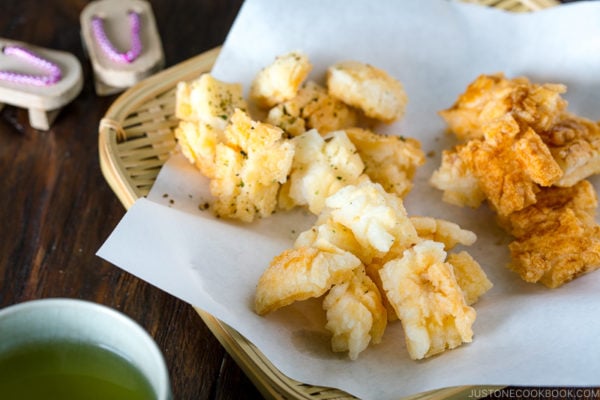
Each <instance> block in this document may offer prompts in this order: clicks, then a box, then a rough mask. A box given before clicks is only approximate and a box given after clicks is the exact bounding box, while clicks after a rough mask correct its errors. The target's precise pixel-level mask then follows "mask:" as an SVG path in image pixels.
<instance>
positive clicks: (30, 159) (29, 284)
mask: <svg viewBox="0 0 600 400" xmlns="http://www.w3.org/2000/svg"><path fill="white" fill-rule="evenodd" d="M87 3H88V2H87V1H83V0H44V1H39V0H2V2H1V6H0V8H1V9H2V12H0V37H2V38H6V39H12V40H19V41H24V42H27V43H30V44H33V45H36V46H41V47H46V48H50V49H56V50H62V51H67V52H70V53H72V54H74V55H75V56H76V57H77V58H78V59H79V60H80V62H81V64H82V67H83V73H84V80H85V83H84V87H83V90H82V92H81V93H80V95H79V96H78V97H77V98H76V99H75V100H74V101H73V102H72V103H70V104H69V105H68V106H67V107H65V108H64V109H63V110H62V111H61V113H60V114H59V115H58V117H57V119H56V121H55V122H54V124H53V125H52V127H51V129H50V130H49V131H46V132H43V131H37V130H35V129H32V128H31V127H30V126H29V122H28V116H27V112H26V111H25V110H23V109H17V108H14V107H11V106H6V107H5V108H4V109H3V110H2V111H1V113H0V193H1V195H0V232H1V233H0V307H5V306H8V305H11V304H14V303H18V302H23V301H26V300H32V299H39V298H46V297H69V298H79V299H86V300H91V301H94V302H98V303H101V304H105V305H108V306H110V307H113V308H115V309H117V310H120V311H122V312H124V313H125V314H127V315H129V316H130V317H132V318H133V319H134V320H136V321H138V322H139V323H140V324H141V325H142V326H143V327H144V328H146V329H147V330H148V332H150V334H151V335H152V336H153V337H154V338H155V340H156V341H157V343H158V345H159V346H160V348H161V349H162V351H163V353H164V356H165V358H166V361H167V364H168V368H169V371H170V375H171V382H172V386H173V392H174V398H175V399H256V398H260V394H259V392H258V391H257V390H256V389H255V387H254V386H253V384H252V383H251V382H250V380H249V379H248V378H247V377H246V375H245V374H244V373H243V372H242V371H241V370H240V369H239V367H238V366H237V364H236V363H235V362H234V361H233V360H232V359H231V358H230V357H229V355H228V354H227V353H226V352H225V350H224V349H223V348H222V347H221V345H220V343H219V342H218V341H217V340H216V339H215V337H214V336H213V334H212V333H211V332H210V331H209V330H208V328H206V326H205V325H204V323H203V322H202V320H201V319H200V317H199V316H198V314H197V313H196V312H195V311H194V310H193V309H192V307H190V306H189V305H188V304H186V303H184V302H182V301H179V300H178V299H176V298H174V297H172V296H170V295H168V294H166V293H164V292H163V291H161V290H159V289H157V288H155V287H153V286H151V285H149V284H147V283H145V282H143V281H141V280H139V279H137V278H135V277H133V276H131V275H129V274H128V273H125V272H123V271H122V270H120V269H119V268H117V267H115V266H113V265H111V264H109V263H107V262H105V261H103V260H102V259H100V258H99V257H97V256H96V255H95V253H96V251H97V250H98V248H99V247H100V246H101V244H102V243H103V242H104V241H105V240H106V238H107V237H108V235H109V234H110V232H111V231H112V230H113V229H114V227H115V226H116V224H117V223H118V222H119V220H120V219H121V218H122V217H123V215H124V213H125V210H124V208H123V206H122V205H121V203H120V202H119V201H118V200H117V198H116V197H115V195H114V194H113V192H112V191H111V189H110V188H109V187H108V185H107V183H106V181H105V180H104V178H103V176H102V174H101V172H100V167H99V160H98V145H97V143H98V133H97V132H98V122H99V120H100V118H101V117H102V116H103V115H104V113H105V112H106V110H107V108H108V107H109V106H110V104H111V103H112V102H113V101H114V100H115V99H116V97H117V95H113V96H108V97H98V96H96V94H95V92H94V90H93V82H92V74H91V66H90V64H89V61H88V60H87V59H86V58H85V55H84V51H83V48H82V44H81V39H80V31H79V29H80V24H79V15H80V13H81V11H82V9H83V8H84V7H85V6H86V4H87ZM241 3H242V0H202V1H201V0H153V1H152V2H151V4H152V8H153V11H154V15H155V18H156V23H157V26H158V30H159V33H160V36H161V39H162V42H163V47H164V52H165V60H166V64H167V66H170V65H174V64H176V63H178V62H181V61H183V60H185V59H187V58H190V57H192V56H194V55H197V54H199V53H202V52H204V51H206V50H209V49H211V48H213V47H215V46H218V45H220V44H222V43H223V41H224V39H225V36H226V34H227V32H228V31H229V28H230V26H231V24H232V22H233V20H234V18H235V16H236V15H237V12H238V10H239V8H240V5H241ZM0 397H1V395H0Z"/></svg>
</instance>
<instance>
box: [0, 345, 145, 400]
mask: <svg viewBox="0 0 600 400" xmlns="http://www.w3.org/2000/svg"><path fill="white" fill-rule="evenodd" d="M0 398H2V399H3V400H28V399H32V400H41V399H43V400H107V399H110V400H120V399H123V400H125V399H126V400H151V399H156V395H155V394H154V391H153V390H152V387H151V386H150V383H149V382H148V381H147V379H146V378H145V377H144V375H143V374H142V373H141V372H140V371H139V370H138V369H137V368H136V367H134V366H133V365H132V364H131V363H130V362H129V361H127V360H126V359H125V358H124V357H122V356H121V355H119V354H117V353H115V352H113V351H111V350H109V349H106V348H103V347H99V346H94V345H91V344H86V343H77V342H67V341H56V342H44V343H34V344H27V345H23V346H21V347H17V348H14V349H11V350H9V351H7V352H4V353H0Z"/></svg>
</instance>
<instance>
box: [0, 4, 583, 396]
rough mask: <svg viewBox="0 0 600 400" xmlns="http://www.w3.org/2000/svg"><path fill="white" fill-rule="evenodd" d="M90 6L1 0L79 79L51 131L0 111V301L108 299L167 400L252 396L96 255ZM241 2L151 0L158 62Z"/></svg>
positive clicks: (156, 294)
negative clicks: (169, 395)
mask: <svg viewBox="0 0 600 400" xmlns="http://www.w3.org/2000/svg"><path fill="white" fill-rule="evenodd" d="M87 3H88V2H87V1H84V0H45V1H39V0H2V6H1V7H2V12H0V37H2V38H6V39H13V40H19V41H24V42H27V43H30V44H33V45H36V46H41V47H47V48H51V49H56V50H62V51H67V52H70V53H72V54H74V55H75V56H77V57H78V58H79V60H80V61H81V63H82V66H83V72H84V80H85V83H84V87H83V90H82V92H81V93H80V95H79V96H78V97H77V98H76V99H75V100H74V101H73V102H72V103H70V104H69V105H68V106H66V107H65V108H64V109H63V110H62V112H61V114H60V115H59V116H58V118H57V119H56V121H55V122H54V123H53V125H52V127H51V129H50V130H49V131H46V132H43V131H37V130H35V129H32V128H31V127H30V126H29V123H28V116H27V112H26V111H25V110H22V109H17V108H14V107H10V106H7V107H5V108H4V109H3V110H2V111H1V112H0V174H1V175H0V193H1V195H0V229H1V231H0V232H1V233H0V235H1V236H0V307H5V306H8V305H11V304H15V303H19V302H23V301H27V300H32V299H40V298H47V297H69V298H79V299H85V300H91V301H94V302H97V303H101V304H105V305H107V306H110V307H113V308H115V309H117V310H120V311H122V312H124V313H125V314H127V315H129V316H130V317H132V318H133V319H134V320H136V321H138V322H139V323H140V324H141V325H142V326H143V327H144V328H145V329H147V331H148V332H149V333H150V334H151V335H152V336H153V337H154V338H155V340H156V341H157V343H158V345H159V346H160V348H161V349H162V351H163V353H164V355H165V358H166V361H167V364H168V368H169V371H170V376H171V382H172V387H173V392H174V398H175V399H183V400H188V399H194V400H198V399H256V398H260V393H259V392H258V391H257V390H256V388H255V387H254V386H253V384H252V383H251V382H250V381H249V379H248V378H247V377H246V375H245V374H244V373H243V372H242V371H241V370H240V369H239V367H238V366H237V365H236V364H235V362H234V361H233V360H232V358H231V357H230V356H229V355H228V354H227V353H226V352H225V350H224V349H223V348H222V347H221V345H220V343H219V342H218V341H217V340H216V339H215V337H214V336H213V334H212V333H211V332H210V331H209V330H208V328H207V327H206V326H205V325H204V323H203V321H202V320H201V319H200V317H199V316H198V315H197V314H196V312H195V311H194V310H193V309H192V307H190V306H189V305H188V304H186V303H184V302H182V301H179V300H178V299H176V298H174V297H172V296H170V295H168V294H166V293H165V292H163V291H161V290H159V289H157V288H155V287H153V286H151V285H149V284H147V283H145V282H143V281H141V280H139V279H137V278H135V277H133V276H131V275H129V274H128V273H125V272H123V271H122V270H120V269H119V268H117V267H115V266H113V265H111V264H109V263H107V262H104V261H103V260H102V259H100V258H98V257H97V256H96V255H95V253H96V251H97V250H98V248H99V247H100V246H101V244H102V243H103V242H104V241H105V240H106V238H107V237H108V235H109V234H110V233H111V231H112V230H113V229H114V227H115V226H116V225H117V223H118V222H119V220H120V219H121V218H122V217H123V215H124V213H125V210H124V208H123V206H122V205H121V203H120V202H119V201H118V200H117V198H116V197H115V195H114V194H113V192H112V190H111V189H110V188H109V186H108V185H107V183H106V182H105V180H104V178H103V176H102V174H101V172H100V168H99V160H98V148H97V138H98V137H97V130H98V122H99V120H100V118H101V117H102V116H103V115H104V113H105V112H106V110H107V108H108V107H109V106H110V104H111V103H112V102H113V101H114V100H115V99H116V97H117V95H113V96H108V97H98V96H97V95H96V94H95V93H94V90H93V83H92V74H91V68H90V65H89V62H88V60H87V59H86V58H85V55H84V51H83V48H82V45H81V39H80V32H79V27H80V25H79V15H80V13H81V11H82V9H83V8H84V7H85V6H86V4H87ZM241 3H242V0H152V1H151V4H152V8H153V11H154V14H155V17H156V22H157V25H158V30H159V33H160V36H161V38H162V42H163V47H164V51H165V59H166V64H167V66H171V65H174V64H176V63H178V62H181V61H183V60H185V59H187V58H190V57H192V56H194V55H197V54H199V53H202V52H204V51H206V50H209V49H211V48H213V47H215V46H218V45H220V44H222V43H223V41H224V39H225V37H226V34H227V32H228V30H229V28H230V26H231V24H232V22H233V20H234V18H235V16H236V14H237V12H238V10H239V8H240V6H241ZM510 396H511V394H510V392H508V391H507V392H506V393H505V395H498V396H493V398H496V399H497V398H514V397H510ZM544 398H550V397H544ZM590 398H592V397H590Z"/></svg>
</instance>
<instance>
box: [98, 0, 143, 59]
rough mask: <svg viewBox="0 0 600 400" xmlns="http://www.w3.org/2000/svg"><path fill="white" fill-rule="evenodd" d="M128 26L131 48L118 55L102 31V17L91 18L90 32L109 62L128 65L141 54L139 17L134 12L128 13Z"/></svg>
mask: <svg viewBox="0 0 600 400" xmlns="http://www.w3.org/2000/svg"><path fill="white" fill-rule="evenodd" d="M128 16H129V26H130V28H131V48H130V49H129V50H128V51H127V52H125V53H119V52H118V51H117V50H116V49H115V47H114V46H113V44H112V43H111V41H110V39H108V36H106V32H105V31H104V21H103V19H102V17H99V16H94V17H93V18H92V32H93V34H94V37H95V38H96V41H97V42H98V44H99V45H100V48H101V49H102V51H104V53H105V54H106V55H107V56H108V58H110V59H111V60H113V61H115V62H118V63H123V64H130V63H132V62H133V61H135V59H136V58H138V57H139V56H140V54H141V53H142V41H141V40H140V15H139V14H138V13H137V12H135V11H129V13H128Z"/></svg>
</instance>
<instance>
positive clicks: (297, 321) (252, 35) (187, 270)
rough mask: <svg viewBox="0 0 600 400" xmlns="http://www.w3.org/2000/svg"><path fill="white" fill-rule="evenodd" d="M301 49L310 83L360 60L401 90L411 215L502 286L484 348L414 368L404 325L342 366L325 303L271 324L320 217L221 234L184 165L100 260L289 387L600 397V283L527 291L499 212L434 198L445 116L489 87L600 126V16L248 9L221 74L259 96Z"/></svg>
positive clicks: (491, 308)
mask: <svg viewBox="0 0 600 400" xmlns="http://www.w3.org/2000/svg"><path fill="white" fill-rule="evenodd" d="M296 49H299V50H302V51H304V52H306V53H307V54H308V55H309V57H310V59H311V61H312V63H313V64H314V70H313V72H312V73H311V79H315V80H321V79H322V78H323V75H324V71H325V69H326V67H327V66H328V65H330V64H332V63H334V62H337V61H341V60H346V59H354V60H359V61H364V62H369V63H371V64H373V65H376V66H378V67H381V68H383V69H385V70H387V71H388V72H390V73H391V74H392V75H393V76H395V77H396V78H398V79H399V80H401V81H402V82H403V84H404V86H405V89H406V91H407V93H408V96H409V105H408V108H407V112H406V116H405V117H404V118H403V119H402V120H401V121H399V122H397V123H395V124H393V125H389V126H382V127H381V129H380V130H381V131H382V132H386V133H394V134H399V135H404V136H410V137H415V138H417V139H419V140H420V141H421V143H422V146H423V149H424V151H425V152H426V153H430V157H428V160H427V163H426V164H425V165H424V166H423V167H421V169H420V170H419V171H418V173H417V177H416V180H415V188H414V190H413V191H412V192H411V193H410V194H409V196H408V197H407V199H406V201H405V206H406V208H407V210H408V212H409V214H411V215H427V216H434V217H441V218H445V219H448V220H451V221H454V222H457V223H459V224H460V225H461V226H463V227H464V228H467V229H470V230H473V231H474V232H475V233H476V234H477V235H478V240H477V242H476V244H474V245H473V246H471V247H470V249H469V252H470V253H471V254H472V255H473V256H474V257H475V258H476V259H477V260H478V261H479V262H480V263H481V265H482V266H483V268H484V269H485V270H486V272H487V274H488V276H489V277H490V279H491V280H492V281H493V283H494V285H495V286H494V288H493V289H492V290H491V291H490V292H488V293H487V294H486V295H485V296H484V297H483V298H482V299H481V300H480V301H479V302H478V303H477V304H476V305H475V308H476V310H477V313H478V314H477V320H476V322H475V325H474V332H475V337H474V341H473V343H471V344H468V345H464V346H462V347H460V348H458V349H455V350H452V351H448V352H446V353H444V354H442V355H440V356H437V357H433V358H430V359H427V360H424V361H420V362H415V361H411V360H410V359H409V357H408V354H407V352H406V349H405V347H404V339H403V334H402V329H401V326H400V324H399V323H392V324H390V326H389V328H388V329H387V331H386V334H385V335H384V339H383V343H381V344H380V345H377V346H372V347H370V348H369V349H368V350H366V351H365V352H363V353H361V354H360V356H359V359H358V360H357V361H354V362H353V361H350V360H348V359H347V358H346V356H345V355H340V354H335V353H332V352H331V351H330V347H329V335H328V333H327V332H326V331H325V330H324V328H323V326H324V315H323V311H322V310H321V308H320V303H319V302H318V301H307V302H304V303H298V304H295V305H292V306H290V307H287V308H285V309H283V310H279V311H277V312H275V313H273V314H271V315H269V316H267V317H258V316H257V315H256V314H254V312H253V311H252V304H253V295H254V288H255V285H256V282H257V280H258V278H259V276H260V275H261V273H262V272H263V271H264V269H265V268H266V266H267V265H268V264H269V262H270V260H271V259H272V257H273V256H275V255H277V254H278V253H279V252H281V251H282V250H284V249H285V248H288V247H290V246H291V245H292V243H293V241H294V239H295V237H296V236H297V234H298V233H299V232H301V231H303V230H305V229H307V228H308V227H310V226H311V225H312V222H313V221H314V217H312V216H311V215H309V214H308V213H306V212H305V211H302V210H296V211H294V212H291V213H277V214H275V215H274V216H272V217H270V218H267V219H263V220H261V221H257V222H255V223H252V224H242V223H237V222H231V221H226V220H223V219H216V218H214V217H213V216H212V214H211V212H210V211H209V210H202V208H203V207H202V205H204V204H205V203H209V202H210V201H211V197H210V194H209V193H208V190H207V181H206V180H205V178H204V177H202V176H201V175H200V174H199V173H198V172H197V171H196V170H195V169H193V168H192V167H191V166H190V165H189V164H188V163H187V161H185V160H184V159H183V158H182V157H181V156H179V155H175V156H173V157H172V158H171V160H169V162H168V163H167V164H166V165H165V167H163V169H162V171H161V174H160V176H159V178H158V180H157V182H156V184H155V186H154V188H153V190H152V192H151V194H150V195H149V196H148V198H147V199H141V200H139V201H138V202H136V204H135V205H134V206H133V207H132V208H131V209H130V210H129V211H128V212H127V214H126V215H125V217H124V218H123V220H122V221H121V222H120V224H119V225H118V226H117V227H116V229H115V230H114V232H113V233H112V234H111V236H110V237H109V238H108V240H107V241H106V243H105V244H104V245H103V246H102V248H101V249H100V250H99V252H98V254H99V256H100V257H103V258H104V259H106V260H108V261H110V262H112V263H114V264H115V265H117V266H119V267H120V268H123V269H124V270H126V271H129V272H130V273H132V274H134V275H137V276H139V277H141V278H142V279H144V280H146V281H148V282H150V283H152V284H153V285H156V286H158V287H160V288H162V289H163V290H165V291H167V292H169V293H171V294H173V295H174V296H177V297H179V298H181V299H183V300H184V301H186V302H189V303H190V304H192V305H194V306H197V307H200V308H202V309H204V310H206V311H208V312H209V313H211V314H213V315H215V316H216V317H217V318H219V319H221V320H223V321H224V322H226V323H227V324H229V325H231V326H232V327H234V328H236V329H237V330H238V331H239V332H240V333H241V334H243V335H245V336H246V337H247V338H248V339H249V340H251V341H252V342H253V343H254V344H255V345H256V346H257V347H258V348H259V349H260V350H261V351H262V352H263V353H264V354H265V355H266V356H267V357H268V358H269V360H270V361H271V362H273V363H274V365H275V366H277V367H278V368H279V369H280V370H281V371H282V372H283V373H285V374H286V375H288V376H289V377H291V378H294V379H297V380H299V381H302V382H306V383H309V384H314V385H323V386H329V387H337V388H340V389H343V390H345V391H347V392H349V393H352V394H354V395H356V396H358V397H361V398H364V399H397V398H400V397H402V396H405V395H409V394H413V393H419V392H423V391H426V390H430V389H435V388H441V387H448V386H455V385H471V384H483V385H505V384H511V385H553V386H579V385H585V386H600V357H598V354H599V353H600V319H599V318H597V314H598V311H597V310H599V309H600V295H598V289H599V287H600V273H592V274H589V275H587V276H584V277H581V278H579V279H577V280H575V281H574V282H571V283H569V284H567V285H565V286H563V287H561V288H559V289H555V290H549V289H546V288H545V287H542V286H539V285H532V284H527V283H525V282H523V281H521V280H520V278H519V277H518V276H516V275H515V274H514V273H512V272H510V271H509V270H507V269H506V268H505V265H506V263H507V261H508V249H507V244H508V243H509V241H510V238H509V237H507V236H506V235H505V234H504V233H503V232H502V231H501V230H500V229H499V228H497V227H496V224H495V223H494V219H493V215H492V214H491V212H489V210H487V209H486V208H485V207H482V208H480V209H478V210H471V209H462V208H458V207H454V206H450V205H447V204H444V203H442V202H441V193H440V192H439V191H437V190H435V189H433V188H431V187H430V186H429V185H428V183H427V180H428V178H429V176H430V175H431V173H432V171H433V170H434V169H435V168H437V166H438V165H439V162H440V158H439V156H440V153H441V150H442V149H443V148H445V147H448V146H450V145H452V144H453V143H454V142H453V139H452V137H450V136H448V135H446V134H445V133H444V124H443V122H442V121H441V119H440V118H439V117H438V116H437V111H438V110H440V109H443V108H446V107H448V106H450V105H451V104H452V103H453V101H454V100H455V98H456V97H457V95H458V94H459V93H461V92H462V91H463V90H464V89H465V87H466V85H467V84H468V83H469V82H471V81H472V80H473V79H474V78H475V77H476V76H477V75H479V74H482V73H495V72H504V73H505V74H506V75H507V76H509V77H513V76H516V75H526V76H528V77H529V78H530V79H532V80H533V81H537V82H561V83H565V84H567V85H568V89H569V91H568V93H567V94H566V95H565V97H566V98H567V100H569V109H570V110H571V111H573V112H575V113H578V114H580V115H582V116H585V117H588V118H591V119H596V120H597V119H600V2H583V3H576V4H573V5H568V6H567V5H563V6H559V7H555V8H552V9H549V10H544V11H539V12H536V13H529V14H519V15H517V14H511V13H506V12H503V11H499V10H495V9H490V8H485V7H481V6H477V5H469V4H462V3H454V2H450V1H444V0H403V1H394V0H386V1H382V0H380V1H376V2H375V1H369V0H365V1H359V0H330V1H322V0H288V1H278V0H248V1H247V2H246V3H245V4H244V5H243V7H242V10H241V12H240V14H239V16H238V18H237V20H236V22H235V24H234V26H233V27H232V30H231V32H230V34H229V36H228V38H227V41H226V43H225V44H224V47H223V50H222V52H221V54H220V56H219V58H218V60H217V63H216V65H215V67H214V70H213V73H214V75H215V76H216V77H217V78H219V79H222V80H226V81H230V82H241V83H243V84H244V85H245V87H246V88H248V87H249V83H250V82H251V80H252V78H253V77H254V74H255V73H256V72H257V71H258V70H259V69H260V68H262V67H264V66H265V65H268V64H269V63H270V62H271V61H272V60H273V59H274V57H275V56H276V55H278V54H283V53H286V52H288V51H290V50H296ZM593 183H595V184H596V183H598V182H596V180H593ZM597 187H598V186H597ZM199 351H200V349H199Z"/></svg>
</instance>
